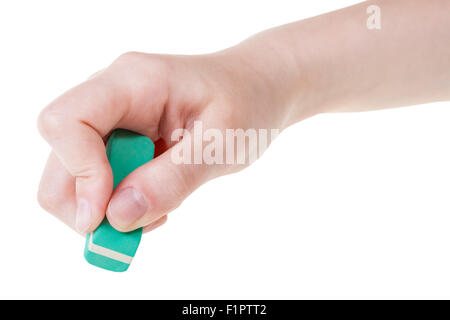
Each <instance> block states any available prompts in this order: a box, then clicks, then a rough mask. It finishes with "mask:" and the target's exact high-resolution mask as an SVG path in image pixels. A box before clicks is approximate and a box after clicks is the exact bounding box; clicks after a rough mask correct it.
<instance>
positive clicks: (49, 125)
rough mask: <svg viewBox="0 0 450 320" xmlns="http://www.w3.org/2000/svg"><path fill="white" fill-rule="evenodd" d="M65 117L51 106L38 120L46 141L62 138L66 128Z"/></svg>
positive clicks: (40, 130)
mask: <svg viewBox="0 0 450 320" xmlns="http://www.w3.org/2000/svg"><path fill="white" fill-rule="evenodd" d="M65 126H66V124H65V119H64V117H63V115H62V114H61V113H60V112H58V111H56V110H55V108H54V107H52V106H49V107H47V108H46V109H44V110H43V111H42V112H41V114H40V115H39V118H38V129H39V132H40V133H41V135H42V136H43V137H44V138H45V139H55V138H58V137H60V136H62V134H63V132H64V128H65Z"/></svg>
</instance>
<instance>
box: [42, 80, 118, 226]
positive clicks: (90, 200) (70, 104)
mask: <svg viewBox="0 0 450 320" xmlns="http://www.w3.org/2000/svg"><path fill="white" fill-rule="evenodd" d="M110 90H111V89H110V88H108V87H107V86H104V85H99V84H98V83H95V82H94V81H92V80H90V81H88V82H86V83H83V84H81V85H80V86H78V87H76V88H74V89H72V90H71V91H69V92H68V93H66V94H64V95H63V96H61V97H60V98H59V99H57V100H56V101H55V102H53V103H52V104H51V105H50V106H48V107H47V108H46V109H44V110H43V112H42V113H41V114H40V116H39V120H38V128H39V131H40V133H41V135H42V136H43V137H44V138H45V139H46V140H47V142H48V143H49V144H50V145H51V147H52V148H53V151H54V153H55V154H56V156H57V157H58V158H59V160H60V161H61V163H62V164H63V166H64V167H65V168H66V169H67V171H68V172H69V173H70V174H71V175H72V176H73V177H75V190H76V201H77V214H76V227H77V230H78V231H79V232H81V233H85V232H89V231H91V230H92V229H94V228H96V227H97V226H98V225H99V224H100V222H101V221H102V219H103V216H104V212H105V208H106V204H107V202H108V199H109V196H110V195H111V192H112V181H113V180H112V172H111V168H110V167H109V163H108V159H107V157H106V153H105V145H104V142H103V135H102V132H104V134H106V130H107V126H104V124H105V123H111V124H112V123H114V122H115V121H114V120H113V119H112V118H113V117H114V115H111V114H109V115H108V116H107V117H108V118H109V119H106V120H103V119H102V117H101V116H100V115H99V113H100V111H99V109H103V112H105V111H106V110H105V109H106V106H107V105H108V103H115V101H114V100H113V99H111V97H110V96H109V95H110V92H109V91H110ZM93 114H94V117H92V115H93ZM87 119H89V120H93V121H92V122H88V120H87ZM91 123H93V124H91ZM97 124H100V126H98V125H97ZM102 125H103V128H101V127H102Z"/></svg>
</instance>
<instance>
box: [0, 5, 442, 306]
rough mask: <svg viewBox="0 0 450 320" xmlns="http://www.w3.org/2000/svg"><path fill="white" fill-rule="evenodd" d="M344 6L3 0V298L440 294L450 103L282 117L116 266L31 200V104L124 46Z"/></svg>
mask: <svg viewBox="0 0 450 320" xmlns="http://www.w3.org/2000/svg"><path fill="white" fill-rule="evenodd" d="M356 2H357V1H345V0H339V1H338V0H328V1H325V0H321V1H280V0H277V1H275V0H272V1H261V0H259V1H235V0H227V1H207V0H205V1H192V0H191V1H167V0H165V1H162V0H161V1H92V0H91V1H80V0H77V1H42V0H41V1H2V2H1V4H0V47H1V49H0V103H1V110H2V118H1V125H0V139H1V140H0V141H1V146H2V147H1V151H0V155H1V157H0V164H1V169H2V174H1V176H0V197H1V202H0V214H1V220H0V298H159V299H164V298H211V299H215V298H450V272H449V270H450V232H449V227H450V202H449V195H450V149H449V137H450V126H449V120H450V104H449V103H438V104H433V105H424V106H416V107H411V108H402V109H396V110H388V111H378V112H371V113H358V114H334V115H321V116H318V117H315V118H312V119H309V120H306V121H304V122H302V123H299V124H297V125H295V126H293V127H291V128H289V129H288V130H286V131H284V132H283V133H282V134H281V136H280V137H279V138H278V139H277V140H276V141H275V142H274V143H273V145H272V147H271V148H270V149H269V150H268V151H267V152H266V153H265V155H264V156H263V157H262V159H260V160H259V161H257V162H256V163H255V164H254V165H253V166H251V167H250V168H249V169H247V170H244V171H242V172H240V173H238V174H235V175H233V176H227V177H223V178H220V179H217V180H215V181H212V182H210V183H208V184H206V185H204V186H203V187H201V188H200V189H199V190H198V191H197V192H195V193H194V194H193V195H192V196H191V197H189V198H188V199H187V200H186V201H185V203H184V204H183V205H182V206H181V207H180V208H178V209H177V210H176V211H175V212H173V213H171V214H170V216H169V221H168V223H167V224H166V225H165V226H163V227H162V228H160V229H157V230H156V231H154V232H151V233H150V234H147V235H145V236H144V238H143V240H142V243H141V247H140V250H139V252H138V255H137V257H136V258H135V260H134V262H133V264H132V266H131V267H130V269H129V271H128V272H126V273H123V274H116V273H111V272H107V271H104V270H101V269H97V268H95V267H92V266H91V265H89V264H88V263H86V262H85V260H84V258H83V248H84V239H83V238H81V237H80V236H79V235H77V234H76V233H75V232H73V231H71V230H70V229H69V228H67V227H66V226H65V225H63V224H62V223H60V222H59V221H58V220H57V219H55V218H54V217H53V216H51V215H50V214H47V213H46V212H44V211H43V210H42V209H41V208H40V207H39V206H38V204H37V201H36V191H37V186H38V183H39V179H40V175H41V171H42V169H43V166H44V163H45V161H46V158H47V154H48V152H49V147H48V146H47V144H46V143H45V142H44V141H43V140H42V139H41V138H40V136H39V134H38V132H37V129H36V117H37V115H38V113H39V111H40V110H41V109H42V108H43V107H44V106H45V105H46V104H47V103H48V102H50V101H51V100H52V99H54V98H55V97H56V96H58V95H59V94H60V93H62V92H63V91H65V90H67V89H69V88H70V87H72V86H74V85H76V84H77V83H79V82H81V81H83V80H84V79H85V78H87V77H88V76H89V75H90V74H92V73H94V72H95V71H97V70H98V69H101V68H103V67H105V66H107V65H108V64H109V63H110V62H111V61H112V60H113V59H114V58H116V57H117V56H118V55H120V54H121V53H123V52H126V51H130V50H135V51H144V52H165V53H184V54H195V53H205V52H211V51H215V50H219V49H222V48H225V47H227V46H230V45H233V44H235V43H237V42H239V41H241V40H243V39H245V38H246V37H248V36H250V35H252V34H253V33H255V32H258V31H260V30H263V29H267V28H270V27H272V26H276V25H279V24H284V23H287V22H290V21H295V20H299V19H303V18H307V17H310V16H314V15H317V14H320V13H324V12H327V11H331V10H334V9H338V8H341V7H344V6H347V5H351V4H354V3H356ZM363 18H364V17H363ZM362 23H364V22H362ZM330 50H333V48H330Z"/></svg>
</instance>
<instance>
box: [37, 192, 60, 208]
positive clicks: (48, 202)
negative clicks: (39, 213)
mask: <svg viewBox="0 0 450 320" xmlns="http://www.w3.org/2000/svg"><path fill="white" fill-rule="evenodd" d="M37 200H38V203H39V205H40V206H41V208H42V209H44V210H45V211H48V212H50V211H53V210H54V209H55V206H56V201H55V197H54V196H53V195H52V194H51V193H49V192H46V191H45V190H43V189H42V188H39V191H38V194H37Z"/></svg>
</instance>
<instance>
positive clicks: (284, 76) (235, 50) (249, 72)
mask: <svg viewBox="0 0 450 320" xmlns="http://www.w3.org/2000/svg"><path fill="white" fill-rule="evenodd" d="M211 56H213V57H215V58H218V60H220V61H221V63H222V64H224V65H226V66H229V68H228V70H231V77H233V78H234V79H236V78H238V79H242V81H241V82H240V85H243V86H246V87H250V86H252V87H253V90H254V92H255V93H256V94H255V95H254V97H255V99H259V103H260V104H264V105H268V106H270V109H269V110H268V112H270V113H271V115H272V118H273V119H274V120H275V121H274V123H273V124H272V125H273V126H274V127H277V128H278V129H285V128H286V127H288V126H289V125H291V124H293V123H295V122H298V121H300V120H303V119H305V118H308V117H310V116H313V115H314V114H315V111H314V109H313V108H311V107H310V105H309V104H308V103H307V100H306V97H307V96H310V94H309V92H308V90H309V89H308V85H307V81H306V79H305V78H304V77H303V76H302V72H301V67H300V66H299V65H298V61H297V60H296V59H295V57H294V56H293V55H292V54H291V52H290V51H289V50H285V45H283V44H280V43H279V41H278V40H277V39H276V37H273V36H272V35H271V34H270V33H269V32H267V34H266V32H264V33H261V34H258V35H255V36H253V37H251V38H249V39H247V40H245V41H244V42H242V43H240V44H238V45H236V46H234V47H231V48H229V49H226V50H224V51H220V52H217V53H214V54H212V55H211ZM216 60H217V59H216ZM299 101H303V103H301V105H299V103H298V102H299ZM255 102H256V101H252V102H251V103H255Z"/></svg>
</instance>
